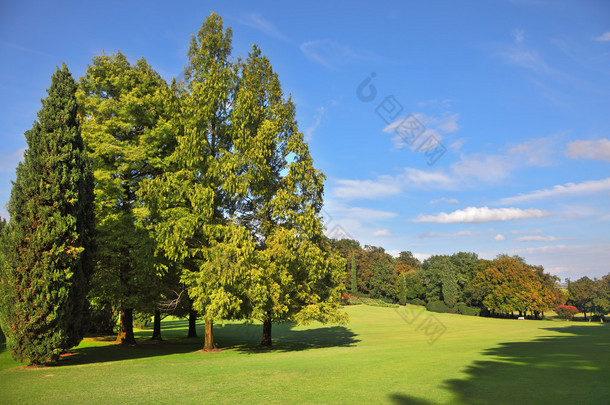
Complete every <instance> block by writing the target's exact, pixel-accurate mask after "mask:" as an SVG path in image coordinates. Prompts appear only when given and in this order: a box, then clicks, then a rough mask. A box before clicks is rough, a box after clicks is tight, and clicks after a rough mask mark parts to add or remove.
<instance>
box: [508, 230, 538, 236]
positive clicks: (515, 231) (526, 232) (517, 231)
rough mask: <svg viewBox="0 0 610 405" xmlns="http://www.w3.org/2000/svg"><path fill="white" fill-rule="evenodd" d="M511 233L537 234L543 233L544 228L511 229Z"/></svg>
mask: <svg viewBox="0 0 610 405" xmlns="http://www.w3.org/2000/svg"><path fill="white" fill-rule="evenodd" d="M510 233H512V234H513V235H523V234H528V233H529V234H532V233H533V234H537V233H542V230H540V229H536V230H533V231H530V230H526V231H521V230H514V231H510Z"/></svg>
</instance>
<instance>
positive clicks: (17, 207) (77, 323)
mask: <svg viewBox="0 0 610 405" xmlns="http://www.w3.org/2000/svg"><path fill="white" fill-rule="evenodd" d="M76 89H77V86H76V83H75V81H74V79H73V78H72V75H71V74H70V72H69V71H68V68H67V67H66V65H65V64H64V65H63V66H62V68H61V69H59V68H58V69H57V71H56V72H55V73H54V74H53V75H52V77H51V86H50V88H49V89H48V90H47V92H48V96H47V98H46V99H44V100H42V108H41V109H40V111H39V112H38V121H37V122H36V121H35V122H34V125H33V127H32V129H30V130H29V131H27V132H26V133H25V137H26V141H27V144H28V150H27V151H26V153H25V156H24V160H23V162H22V163H20V164H19V166H18V167H17V174H16V180H15V182H14V183H13V188H12V191H11V199H10V201H9V205H8V211H9V214H10V222H9V225H8V227H7V229H6V232H5V233H4V235H3V243H2V247H3V249H2V261H3V262H4V265H3V266H2V270H1V271H2V273H1V277H0V295H1V296H2V298H0V300H1V301H0V322H1V323H2V328H3V330H4V331H5V332H6V335H7V336H6V337H7V348H8V349H9V350H11V352H12V353H13V357H14V358H15V359H16V360H18V361H29V362H30V363H32V364H41V363H45V362H48V361H54V360H57V359H58V358H59V355H60V354H61V353H62V352H64V351H66V350H68V349H70V348H71V347H73V346H75V345H76V344H78V343H79V342H80V341H81V340H82V336H83V333H82V329H83V314H84V313H85V312H86V308H87V307H86V305H87V300H86V295H87V288H88V280H89V275H90V274H91V263H92V257H91V256H92V250H93V235H92V232H93V222H94V218H93V209H92V202H93V176H92V173H91V168H90V164H89V161H88V159H87V157H86V154H85V150H84V146H83V140H82V137H81V134H80V128H79V117H78V115H77V102H76V97H75V93H76Z"/></svg>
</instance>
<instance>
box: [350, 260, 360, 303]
mask: <svg viewBox="0 0 610 405" xmlns="http://www.w3.org/2000/svg"><path fill="white" fill-rule="evenodd" d="M350 275H351V278H350V284H351V285H350V291H351V292H352V294H356V293H357V292H358V274H357V273H356V257H355V256H354V253H353V252H352V266H351V270H350Z"/></svg>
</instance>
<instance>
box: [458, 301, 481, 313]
mask: <svg viewBox="0 0 610 405" xmlns="http://www.w3.org/2000/svg"><path fill="white" fill-rule="evenodd" d="M457 311H458V313H460V314H462V315H470V316H478V315H479V314H480V313H481V308H477V307H469V306H468V305H467V304H466V303H465V302H458V303H457Z"/></svg>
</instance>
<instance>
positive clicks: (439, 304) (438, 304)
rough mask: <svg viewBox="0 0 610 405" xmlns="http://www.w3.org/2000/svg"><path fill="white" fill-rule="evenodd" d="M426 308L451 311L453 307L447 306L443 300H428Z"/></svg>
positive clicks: (445, 311) (441, 311) (435, 310)
mask: <svg viewBox="0 0 610 405" xmlns="http://www.w3.org/2000/svg"><path fill="white" fill-rule="evenodd" d="M426 309H427V310H428V311H430V312H439V313H452V312H455V310H454V309H452V308H449V307H448V306H447V305H446V304H445V303H444V302H443V301H430V302H428V303H427V304H426Z"/></svg>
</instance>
